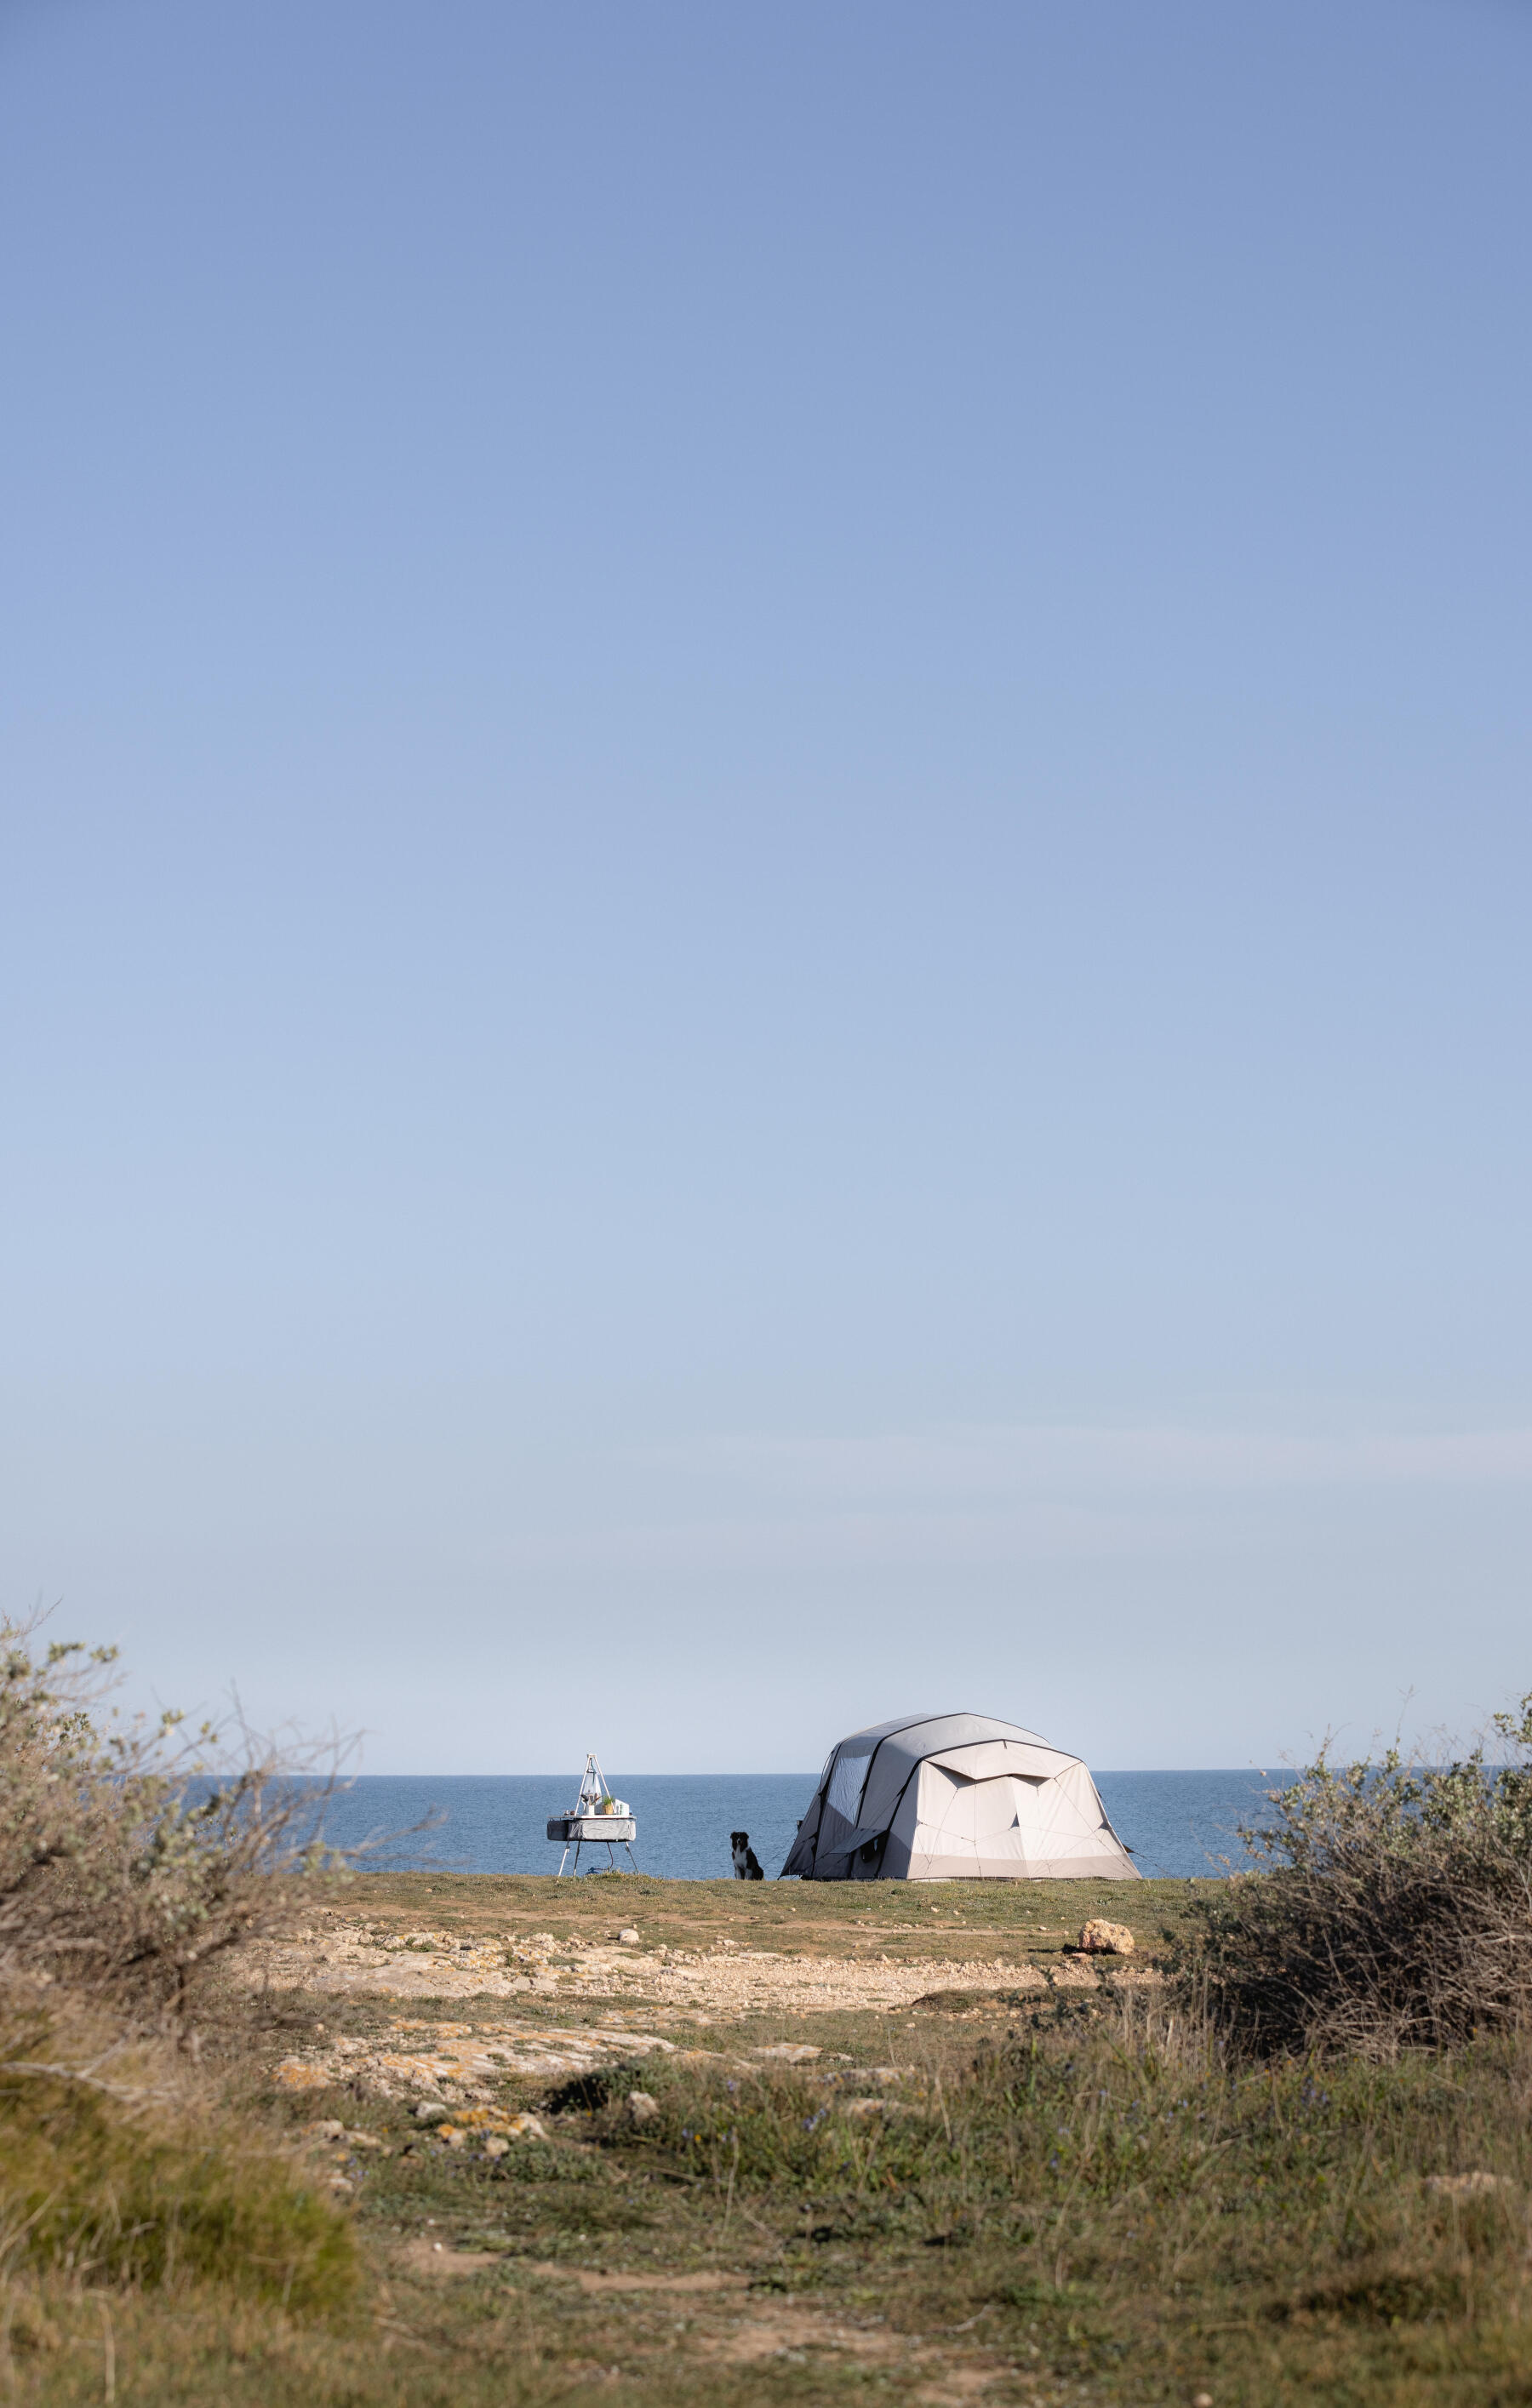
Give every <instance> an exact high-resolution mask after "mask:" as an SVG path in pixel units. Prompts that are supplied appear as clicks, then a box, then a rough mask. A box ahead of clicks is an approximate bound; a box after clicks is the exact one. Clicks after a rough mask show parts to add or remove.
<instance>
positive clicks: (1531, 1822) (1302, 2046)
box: [1170, 1695, 1532, 2057]
mask: <svg viewBox="0 0 1532 2408" xmlns="http://www.w3.org/2000/svg"><path fill="white" fill-rule="evenodd" d="M1491 1728H1492V1730H1493V1732H1494V1734H1495V1739H1496V1744H1497V1752H1499V1753H1500V1754H1501V1755H1502V1757H1503V1760H1502V1762H1500V1763H1499V1764H1496V1765H1490V1764H1488V1763H1487V1762H1486V1759H1485V1748H1484V1746H1483V1745H1482V1744H1481V1745H1480V1746H1478V1747H1476V1748H1475V1749H1473V1750H1472V1752H1471V1753H1470V1754H1468V1756H1463V1757H1460V1758H1458V1759H1457V1760H1455V1761H1453V1762H1451V1763H1448V1764H1445V1765H1430V1764H1424V1763H1421V1762H1419V1761H1407V1760H1406V1759H1405V1757H1404V1756H1402V1755H1401V1753H1400V1751H1399V1750H1398V1749H1397V1748H1393V1749H1390V1750H1389V1751H1388V1752H1387V1753H1386V1754H1385V1755H1383V1756H1382V1757H1381V1758H1380V1759H1378V1760H1377V1761H1373V1760H1370V1759H1362V1760H1360V1761H1358V1762H1356V1763H1353V1764H1351V1765H1349V1766H1346V1767H1345V1768H1343V1769H1340V1768H1338V1767H1336V1766H1335V1765H1333V1764H1332V1763H1331V1761H1330V1759H1329V1754H1328V1751H1327V1750H1322V1752H1321V1754H1320V1756H1319V1757H1318V1759H1317V1760H1316V1761H1315V1762H1314V1763H1313V1764H1311V1765H1310V1766H1308V1767H1307V1768H1306V1769H1305V1770H1303V1771H1302V1772H1301V1773H1300V1774H1299V1776H1298V1778H1297V1780H1296V1782H1295V1783H1294V1784H1293V1785H1292V1786H1291V1787H1289V1788H1287V1789H1282V1790H1273V1791H1271V1792H1269V1793H1268V1795H1269V1797H1270V1799H1271V1804H1272V1807H1273V1809H1274V1819H1273V1822H1272V1824H1271V1826H1270V1828H1267V1829H1265V1830H1260V1831H1246V1832H1243V1833H1242V1834H1241V1836H1242V1837H1243V1838H1244V1840H1245V1841H1246V1842H1247V1844H1248V1845H1249V1846H1250V1847H1251V1848H1252V1850H1253V1852H1254V1853H1255V1855H1256V1856H1257V1857H1258V1859H1264V1862H1262V1864H1261V1866H1260V1869H1259V1870H1258V1871H1255V1872H1253V1873H1246V1874H1238V1875H1236V1876H1235V1877H1234V1878H1233V1879H1232V1880H1230V1881H1228V1882H1226V1883H1222V1884H1220V1885H1218V1886H1217V1888H1216V1890H1212V1889H1210V1890H1209V1891H1207V1892H1206V1893H1205V1894H1203V1895H1201V1896H1199V1898H1198V1899H1196V1902H1195V1903H1194V1905H1193V1908H1192V1911H1191V1914H1190V1917H1189V1919H1188V1921H1187V1923H1186V1925H1185V1926H1184V1927H1183V1928H1182V1931H1181V1936H1180V1938H1179V1939H1178V1940H1177V1941H1176V1942H1174V1943H1173V1945H1172V1954H1171V1961H1170V1970H1171V1973H1172V1977H1173V1979H1174V1982H1175V1984H1176V1988H1177V1993H1178V1995H1179V1997H1180V1999H1181V2003H1182V2005H1183V2006H1184V2007H1189V2008H1194V2009H1196V2010H1199V2011H1201V2012H1202V2013H1204V2014H1206V2015H1207V2016H1208V2018H1209V2019H1210V2023H1211V2025H1212V2026H1213V2028H1215V2029H1216V2031H1217V2032H1218V2033H1219V2035H1220V2036H1221V2037H1222V2039H1223V2040H1224V2043H1225V2044H1226V2045H1228V2046H1230V2047H1232V2048H1234V2049H1236V2050H1238V2051H1239V2052H1241V2053H1244V2054H1249V2055H1255V2056H1262V2055H1266V2056H1269V2055H1274V2054H1281V2053H1284V2052H1285V2053H1292V2052H1299V2053H1301V2052H1303V2051H1307V2050H1312V2049H1318V2050H1321V2051H1325V2052H1343V2051H1353V2052H1360V2053H1362V2054H1364V2055H1367V2056H1371V2057H1388V2056H1393V2055H1396V2053H1397V2052H1398V2051H1399V2050H1400V2049H1405V2048H1447V2047H1455V2046H1458V2045H1460V2044H1461V2043H1462V2042H1465V2041H1467V2040H1468V2039H1470V2038H1471V2037H1472V2036H1473V2035H1474V2034H1475V2033H1477V2032H1484V2031H1491V2030H1505V2029H1511V2028H1515V2027H1517V2026H1518V2025H1519V2024H1521V2023H1522V2022H1523V2021H1525V2017H1526V2015H1527V2013H1528V2009H1529V2007H1532V1695H1528V1696H1527V1697H1526V1698H1525V1699H1523V1700H1522V1703H1521V1706H1520V1708H1519V1710H1518V1712H1517V1713H1515V1714H1514V1715H1511V1714H1497V1715H1496V1717H1495V1719H1494V1722H1493V1724H1492V1726H1491Z"/></svg>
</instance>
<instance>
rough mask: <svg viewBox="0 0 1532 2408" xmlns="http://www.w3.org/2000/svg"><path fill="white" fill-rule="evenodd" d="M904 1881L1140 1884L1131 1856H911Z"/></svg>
mask: <svg viewBox="0 0 1532 2408" xmlns="http://www.w3.org/2000/svg"><path fill="white" fill-rule="evenodd" d="M900 1878H901V1879H902V1880H904V1881H912V1882H949V1881H1137V1880H1138V1866H1137V1865H1136V1864H1135V1863H1134V1862H1133V1860H1132V1858H1131V1857H1130V1856H1124V1855H1122V1854H1121V1852H1119V1853H1118V1854H1117V1855H1116V1856H1110V1857H1104V1856H1050V1857H1048V1858H1046V1859H1039V1858H1037V1857H1024V1858H1019V1857H1015V1856H1010V1857H1002V1856H931V1855H927V1856H911V1858H910V1860H909V1871H908V1872H906V1873H904V1874H902V1875H901V1876H900Z"/></svg>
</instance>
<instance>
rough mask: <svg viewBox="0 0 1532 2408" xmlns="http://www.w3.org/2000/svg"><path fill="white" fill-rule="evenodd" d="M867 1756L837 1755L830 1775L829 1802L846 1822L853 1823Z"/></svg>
mask: <svg viewBox="0 0 1532 2408" xmlns="http://www.w3.org/2000/svg"><path fill="white" fill-rule="evenodd" d="M867 1762H868V1758H867V1757H866V1756H837V1758H836V1768H835V1770H834V1771H833V1772H832V1773H831V1775H830V1793H829V1802H830V1804H831V1805H832V1806H833V1807H834V1808H835V1811H836V1813H838V1814H844V1816H845V1817H846V1820H847V1822H848V1823H854V1822H855V1820H856V1816H857V1810H858V1808H859V1807H860V1806H861V1803H862V1785H863V1783H864V1782H865V1781H866V1777H867Z"/></svg>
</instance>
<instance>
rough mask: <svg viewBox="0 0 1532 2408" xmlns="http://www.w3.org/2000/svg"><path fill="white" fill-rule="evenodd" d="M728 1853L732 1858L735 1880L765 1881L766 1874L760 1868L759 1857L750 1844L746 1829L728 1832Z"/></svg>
mask: <svg viewBox="0 0 1532 2408" xmlns="http://www.w3.org/2000/svg"><path fill="white" fill-rule="evenodd" d="M729 1854H730V1855H731V1856H733V1858H734V1877H735V1880H736V1881H765V1879H766V1875H765V1873H764V1872H763V1871H761V1859H760V1857H759V1856H757V1855H756V1853H755V1851H754V1849H753V1848H752V1846H751V1843H750V1833H749V1832H748V1831H731V1832H730V1833H729Z"/></svg>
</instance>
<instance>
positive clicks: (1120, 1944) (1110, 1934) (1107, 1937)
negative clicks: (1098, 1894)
mask: <svg viewBox="0 0 1532 2408" xmlns="http://www.w3.org/2000/svg"><path fill="white" fill-rule="evenodd" d="M1080 1944H1081V1948H1083V1950H1084V1951H1085V1954H1086V1956H1087V1957H1131V1956H1132V1954H1133V1951H1134V1946H1135V1944H1136V1943H1135V1942H1134V1938H1133V1934H1132V1932H1131V1931H1130V1930H1129V1929H1128V1928H1127V1925H1126V1924H1125V1923H1107V1922H1104V1921H1103V1920H1102V1918H1101V1917H1100V1916H1099V1915H1098V1916H1096V1917H1095V1918H1094V1920H1093V1921H1091V1922H1090V1923H1087V1924H1086V1926H1085V1928H1084V1929H1083V1931H1081V1935H1080Z"/></svg>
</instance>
